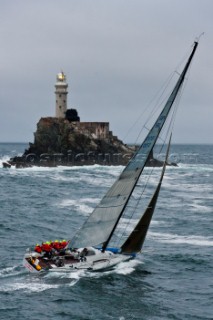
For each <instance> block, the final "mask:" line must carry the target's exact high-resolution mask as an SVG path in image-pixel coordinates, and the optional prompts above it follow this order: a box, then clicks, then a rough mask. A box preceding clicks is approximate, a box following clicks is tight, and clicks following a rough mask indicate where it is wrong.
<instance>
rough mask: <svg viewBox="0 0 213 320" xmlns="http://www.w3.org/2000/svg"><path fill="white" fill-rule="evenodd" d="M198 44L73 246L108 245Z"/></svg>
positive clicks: (75, 237)
mask: <svg viewBox="0 0 213 320" xmlns="http://www.w3.org/2000/svg"><path fill="white" fill-rule="evenodd" d="M197 45H198V43H197V42H195V43H194V47H193V50H192V52H191V54H190V56H189V59H188V61H187V63H186V65H185V67H184V69H183V71H182V73H181V75H180V77H179V79H178V81H177V83H176V85H175V87H174V89H173V91H172V93H171V95H170V97H169V98H168V100H167V102H166V104H165V106H164V108H163V110H162V112H161V114H160V115H159V117H158V118H157V120H156V122H155V123H154V125H153V127H152V129H151V130H150V132H149V133H148V135H147V137H146V138H145V140H144V142H143V143H142V145H141V146H140V148H139V150H138V151H137V152H136V154H135V155H134V156H133V158H132V159H131V160H130V162H129V163H128V165H127V166H126V167H125V169H124V170H123V172H122V173H121V175H120V176H119V178H118V179H117V180H116V181H115V183H114V184H113V185H112V187H111V188H110V189H109V190H108V192H107V194H106V195H105V196H104V197H103V199H102V200H101V202H100V203H99V205H98V206H97V207H96V208H95V209H94V211H93V212H92V214H91V215H90V217H89V218H88V219H87V220H86V222H85V223H84V225H83V226H82V228H81V229H80V230H79V231H78V232H77V233H76V235H75V236H74V237H73V238H72V239H71V243H70V244H71V246H72V247H85V246H94V245H98V244H102V243H104V245H103V250H105V248H106V247H107V245H108V243H109V241H110V239H111V236H112V235H113V232H114V230H115V228H116V226H117V224H118V222H119V220H120V218H121V216H122V214H123V211H124V210H125V207H126V205H127V203H128V200H129V198H130V196H131V194H132V192H133V190H134V187H135V185H136V184H137V182H138V179H139V177H140V175H141V173H142V171H143V169H144V166H145V164H146V161H147V159H148V157H149V155H150V153H151V151H152V149H153V147H154V145H155V143H156V141H157V138H158V136H159V134H160V132H161V129H162V127H163V125H164V123H165V121H166V119H167V117H168V114H169V111H170V110H171V107H172V105H173V103H174V101H175V98H176V96H177V94H178V92H179V90H180V88H181V85H182V84H183V81H184V78H185V75H186V72H187V70H188V68H189V65H190V63H191V60H192V58H193V55H194V53H195V50H196V48H197Z"/></svg>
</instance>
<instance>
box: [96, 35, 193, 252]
mask: <svg viewBox="0 0 213 320" xmlns="http://www.w3.org/2000/svg"><path fill="white" fill-rule="evenodd" d="M197 45H198V42H197V41H195V42H194V47H193V49H192V52H191V54H190V56H189V58H188V61H187V63H186V65H185V67H184V69H183V71H182V73H181V75H180V77H179V79H178V81H177V83H176V85H175V87H174V89H173V91H172V93H171V95H170V96H169V98H168V100H167V102H166V104H165V106H164V108H163V110H162V112H161V114H160V115H159V117H158V118H157V120H156V122H155V124H154V125H153V127H152V129H151V130H150V132H149V133H148V135H147V137H146V138H145V140H144V142H143V143H142V145H141V147H140V148H139V150H138V152H137V153H136V154H135V155H134V157H133V158H132V159H131V160H130V162H129V164H128V165H127V167H126V168H125V169H124V171H125V170H126V169H128V167H130V168H131V167H133V168H134V169H136V170H137V169H138V167H137V166H135V165H134V164H133V163H134V161H136V162H137V157H138V156H139V157H138V158H140V156H142V158H144V157H143V151H146V152H145V155H146V159H145V161H143V162H144V164H143V166H142V167H141V168H140V173H139V174H138V176H137V177H136V178H135V183H134V185H133V187H132V190H131V192H130V194H129V196H128V199H127V200H126V202H125V204H124V206H123V208H122V210H121V212H120V214H119V216H118V218H117V221H116V223H115V224H114V226H113V228H112V230H111V232H110V234H109V237H108V239H107V240H106V241H105V242H104V244H103V246H102V251H103V252H104V251H105V250H106V248H107V246H108V244H109V242H110V240H111V238H112V236H113V233H114V231H115V229H116V227H117V225H118V223H119V220H120V219H121V217H122V215H123V212H124V210H125V208H126V206H127V203H128V201H129V199H130V197H131V195H132V192H133V190H134V188H135V185H136V184H137V182H138V180H139V178H140V175H141V173H142V171H143V169H144V166H145V164H146V161H147V159H148V157H149V156H150V154H151V152H152V150H153V147H154V145H155V143H156V141H157V139H158V136H159V134H160V132H161V129H162V127H163V125H164V123H165V121H166V118H167V116H168V114H169V111H170V110H171V107H172V105H173V103H174V101H175V98H176V97H177V94H178V92H179V90H180V88H181V86H182V84H183V81H184V78H185V75H186V73H187V71H188V68H189V66H190V64H191V61H192V58H193V56H194V54H195V51H196V49H197ZM143 160H144V159H143ZM124 171H123V172H124ZM121 175H122V174H121Z"/></svg>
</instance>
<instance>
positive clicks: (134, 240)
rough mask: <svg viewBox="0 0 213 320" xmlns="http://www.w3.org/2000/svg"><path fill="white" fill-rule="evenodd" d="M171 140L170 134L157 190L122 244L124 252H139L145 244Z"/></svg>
mask: <svg viewBox="0 0 213 320" xmlns="http://www.w3.org/2000/svg"><path fill="white" fill-rule="evenodd" d="M170 142H171V136H170V140H169V144H168V147H167V152H166V158H165V162H164V165H163V169H162V172H161V177H160V180H159V183H158V185H157V188H156V190H155V193H154V194H153V197H152V199H151V201H150V203H149V204H148V206H147V208H146V210H145V212H144V214H143V215H142V217H141V219H140V220H139V222H138V223H137V225H136V227H135V228H134V230H133V231H132V232H131V234H130V235H129V237H128V238H127V240H126V241H125V242H124V243H123V245H122V246H121V252H122V253H137V252H139V251H140V250H141V248H142V246H143V243H144V240H145V238H146V234H147V231H148V229H149V225H150V222H151V220H152V216H153V213H154V210H155V206H156V203H157V199H158V195H159V192H160V188H161V183H162V180H163V176H164V173H165V169H166V164H167V160H168V155H169V148H170Z"/></svg>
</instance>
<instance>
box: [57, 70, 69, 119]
mask: <svg viewBox="0 0 213 320" xmlns="http://www.w3.org/2000/svg"><path fill="white" fill-rule="evenodd" d="M67 88H68V84H67V83H66V75H65V74H64V73H63V72H60V73H58V74H57V77H56V84H55V98H56V105H55V106H56V108H55V116H56V118H65V113H66V111H67V94H68V91H67Z"/></svg>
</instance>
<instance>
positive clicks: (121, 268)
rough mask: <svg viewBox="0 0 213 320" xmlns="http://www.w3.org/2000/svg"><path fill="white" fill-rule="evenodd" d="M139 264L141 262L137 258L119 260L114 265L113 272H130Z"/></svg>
mask: <svg viewBox="0 0 213 320" xmlns="http://www.w3.org/2000/svg"><path fill="white" fill-rule="evenodd" d="M139 264H142V261H140V260H137V259H134V260H129V261H126V262H121V263H119V264H118V265H117V266H116V267H115V269H114V272H115V273H117V274H124V275H126V274H130V273H132V272H133V271H135V268H136V267H137V266H138V265H139Z"/></svg>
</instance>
